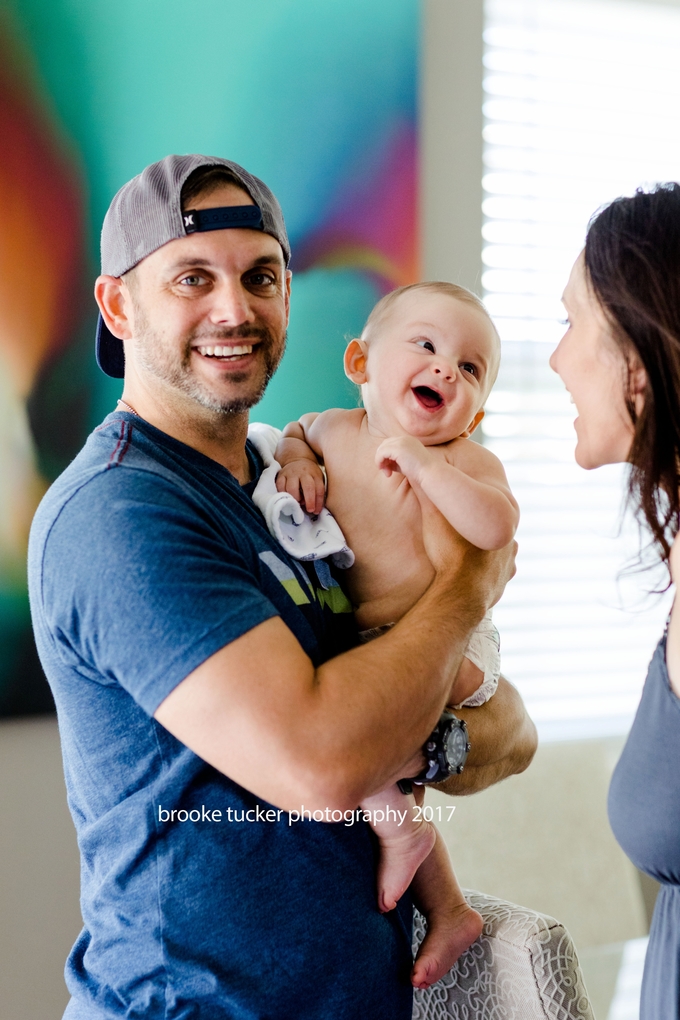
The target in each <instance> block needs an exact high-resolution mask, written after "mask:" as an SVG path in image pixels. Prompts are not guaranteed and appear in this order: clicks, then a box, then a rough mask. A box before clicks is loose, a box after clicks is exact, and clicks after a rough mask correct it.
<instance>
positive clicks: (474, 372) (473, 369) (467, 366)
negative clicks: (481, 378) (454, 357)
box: [460, 361, 477, 375]
mask: <svg viewBox="0 0 680 1020" xmlns="http://www.w3.org/2000/svg"><path fill="white" fill-rule="evenodd" d="M460 367H461V368H462V369H463V371H464V372H469V373H470V375H477V368H476V366H475V365H471V364H470V362H469V361H464V362H463V364H462V365H461V366H460Z"/></svg>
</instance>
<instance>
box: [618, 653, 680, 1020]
mask: <svg viewBox="0 0 680 1020" xmlns="http://www.w3.org/2000/svg"><path fill="white" fill-rule="evenodd" d="M609 821H610V822H611V827H612V829H613V830H614V835H615V836H616V838H617V840H618V841H619V843H620V844H621V846H622V847H623V849H624V850H625V852H626V853H627V854H628V856H629V857H630V859H631V860H632V862H633V864H635V865H636V867H638V868H640V869H641V870H642V871H645V872H646V873H647V874H648V875H651V876H652V878H655V879H656V880H657V882H660V883H661V888H660V890H659V895H658V896H657V899H656V905H655V907H654V916H653V918H652V924H651V928H650V932H649V945H648V947H647V956H646V958H645V970H644V975H643V979H642V994H641V998H640V1020H680V698H678V696H677V695H676V694H675V692H674V691H673V689H672V688H671V685H670V681H669V679H668V669H667V667H666V637H665V635H664V637H663V638H662V640H661V641H660V642H659V645H658V647H657V649H656V651H655V653H654V657H653V658H652V661H651V663H650V665H649V672H648V674H647V680H646V682H645V686H644V689H643V691H642V699H641V701H640V705H639V708H638V710H637V714H636V716H635V720H634V722H633V726H632V728H631V731H630V733H629V735H628V740H627V741H626V746H625V747H624V749H623V752H622V754H621V758H620V760H619V763H618V765H617V766H616V769H615V770H614V775H613V776H612V781H611V786H610V788H609Z"/></svg>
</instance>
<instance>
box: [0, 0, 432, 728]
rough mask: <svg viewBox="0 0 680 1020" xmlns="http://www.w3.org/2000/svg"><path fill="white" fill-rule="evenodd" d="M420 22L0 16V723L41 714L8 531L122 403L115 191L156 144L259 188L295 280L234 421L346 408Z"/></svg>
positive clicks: (383, 252)
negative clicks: (103, 241)
mask: <svg viewBox="0 0 680 1020" xmlns="http://www.w3.org/2000/svg"><path fill="white" fill-rule="evenodd" d="M418 13H419V12H418V0H368V2H367V0H324V2H323V3H319V2H318V0H263V2H262V3H261V4H257V5H249V4H243V3H241V2H239V3H236V2H233V0H205V2H204V3H203V4H201V5H200V8H195V7H192V6H191V5H186V4H184V3H180V2H179V0H145V2H144V3H143V4H140V3H138V2H137V0H119V2H118V3H117V4H115V5H111V4H105V3H104V2H103V0H93V2H92V3H89V4H85V3H73V0H20V2H19V0H17V2H14V3H13V2H12V0H5V2H4V3H2V4H0V154H1V158H0V189H1V193H2V208H3V214H2V216H0V270H1V271H0V311H1V314H0V715H5V716H9V715H21V714H25V713H35V712H44V711H49V710H50V709H51V698H50V695H49V690H48V688H47V685H46V683H45V681H44V679H43V677H42V673H41V671H40V666H39V663H38V660H37V657H36V654H35V650H34V646H33V641H32V637H31V631H30V620H29V614H28V600H27V592H26V576H25V554H26V541H27V536H28V530H29V527H30V522H31V517H32V514H33V512H34V509H35V507H36V505H37V503H38V501H39V499H40V497H41V495H42V493H43V492H44V491H45V489H46V487H47V486H48V485H49V484H50V482H51V481H52V480H53V479H54V478H55V477H56V475H57V474H58V473H59V472H60V471H61V470H62V469H63V467H64V466H65V465H66V464H67V463H68V462H69V460H70V459H71V458H72V457H73V456H74V455H75V453H76V452H77V450H78V449H79V447H80V445H81V444H82V442H83V441H84V439H85V437H86V435H87V433H88V431H89V430H90V429H91V428H92V427H94V426H95V425H96V424H97V423H98V422H99V421H100V420H101V418H103V417H104V415H105V414H107V413H108V412H109V411H110V410H111V409H112V408H113V406H114V404H115V400H116V398H117V396H118V395H119V394H120V384H119V383H118V382H116V381H114V380H110V379H107V378H105V377H104V376H102V375H101V373H99V372H98V370H97V369H96V366H95V363H94V357H93V330H94V321H95V306H94V303H93V300H92V297H91V292H92V283H93V280H94V277H95V276H96V272H97V263H98V234H99V229H100V225H101V221H102V219H103V216H104V213H105V211H106V208H107V206H108V203H109V201H110V200H111V198H112V196H113V194H114V193H115V192H116V190H117V189H118V188H119V187H120V186H121V185H122V184H123V183H125V181H126V180H128V179H129V178H130V177H132V176H134V174H136V173H139V172H140V171H141V170H142V169H143V168H144V166H145V165H147V164H148V163H150V162H153V161H154V160H156V159H159V158H161V157H162V156H164V155H166V154H167V153H169V152H180V153H182V152H204V153H208V154H214V155H218V156H226V157H227V158H230V159H234V160H236V161H237V162H239V163H242V164H243V165H245V166H246V167H248V169H250V170H251V171H253V172H254V173H256V174H258V175H259V176H261V177H262V178H263V179H264V180H266V181H267V183H268V184H269V185H270V186H271V187H272V188H273V190H274V191H275V192H276V194H277V196H278V197H279V199H280V201H281V204H282V206H283V210H284V214H285V216H286V220H287V224H288V229H289V234H290V238H291V242H292V247H293V262H292V268H293V270H294V283H293V298H292V304H291V323H290V329H289V340H288V349H287V353H286V355H285V358H284V361H283V363H282V365H281V368H280V369H279V372H278V373H277V375H276V377H275V379H274V380H273V382H272V384H271V386H270V389H269V391H268V393H267V395H266V396H265V398H264V400H263V401H262V403H261V405H259V406H258V408H256V409H255V414H254V417H255V418H256V419H260V420H264V421H268V422H271V423H272V424H275V425H282V424H284V423H285V422H286V421H288V420H289V419H291V418H293V417H297V416H299V415H300V414H302V413H303V412H305V411H310V410H317V411H318V410H323V408H325V407H330V406H334V405H335V406H337V405H344V406H351V405H352V404H353V403H354V402H355V399H356V398H355V394H354V392H353V388H352V387H351V385H349V384H348V383H347V382H346V380H345V378H344V376H343V373H342V352H343V348H344V345H345V342H346V340H347V338H348V337H350V336H351V335H353V334H356V333H357V332H358V331H359V330H360V329H361V326H362V324H363V321H364V320H365V318H366V316H367V314H368V312H369V311H370V308H371V307H372V305H373V304H374V302H375V301H376V300H377V298H378V297H380V296H381V295H382V294H383V293H385V292H386V291H388V290H390V289H391V288H393V287H395V286H399V285H401V284H404V283H408V282H412V281H414V280H416V279H418V274H419V269H418V238H417V226H416V195H417V155H418V154H417V121H416V78H417V53H418V33H419V23H418Z"/></svg>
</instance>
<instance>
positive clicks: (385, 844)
mask: <svg viewBox="0 0 680 1020" xmlns="http://www.w3.org/2000/svg"><path fill="white" fill-rule="evenodd" d="M436 838H437V833H436V832H435V829H434V826H433V825H430V823H429V822H422V823H421V824H420V825H418V826H417V828H412V829H408V830H406V831H405V832H403V833H399V835H398V836H383V837H381V839H380V863H379V865H378V908H379V909H380V911H381V912H382V913H386V912H387V911H388V910H393V909H394V908H395V907H396V905H397V903H398V902H399V900H400V899H401V897H402V896H403V895H404V893H405V892H406V890H407V889H408V887H409V886H410V884H411V881H412V880H413V876H414V875H415V873H416V871H417V870H418V868H419V867H420V865H421V864H422V863H423V861H424V860H425V858H426V857H427V855H428V854H429V853H430V851H431V850H432V847H433V846H434V842H435V839H436Z"/></svg>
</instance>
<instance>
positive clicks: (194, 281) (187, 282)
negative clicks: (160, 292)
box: [179, 273, 205, 287]
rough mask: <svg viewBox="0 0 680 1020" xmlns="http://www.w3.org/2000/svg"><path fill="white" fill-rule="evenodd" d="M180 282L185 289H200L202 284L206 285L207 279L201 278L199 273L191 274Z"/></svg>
mask: <svg viewBox="0 0 680 1020" xmlns="http://www.w3.org/2000/svg"><path fill="white" fill-rule="evenodd" d="M179 282H180V283H182V284H184V286H185V287H200V286H201V284H202V283H205V277H204V276H199V275H198V273H191V274H190V275H189V276H184V277H182V279H181V280H180V281H179Z"/></svg>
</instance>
